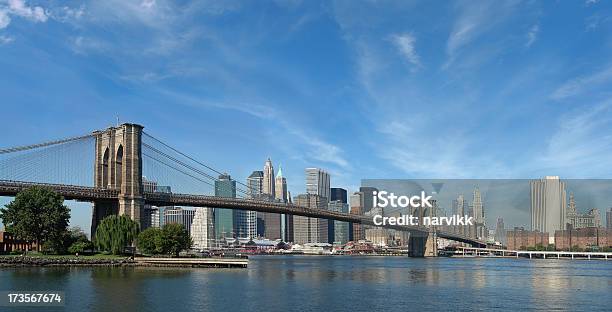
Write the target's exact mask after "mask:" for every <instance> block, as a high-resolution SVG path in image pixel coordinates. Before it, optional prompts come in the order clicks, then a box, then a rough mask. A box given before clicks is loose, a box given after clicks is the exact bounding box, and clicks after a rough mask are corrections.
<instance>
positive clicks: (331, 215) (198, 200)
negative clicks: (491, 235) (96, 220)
mask: <svg viewBox="0 0 612 312" xmlns="http://www.w3.org/2000/svg"><path fill="white" fill-rule="evenodd" d="M41 185H42V186H46V187H49V188H51V189H53V190H54V191H55V192H57V193H58V194H60V195H62V196H64V198H66V199H71V200H78V201H91V202H93V201H99V200H116V199H117V198H118V197H119V191H118V190H116V189H106V188H96V187H88V186H76V185H62V184H43V183H30V182H19V181H2V180H0V196H15V195H16V194H17V193H19V192H20V191H22V190H24V189H26V188H29V187H32V186H41ZM143 199H144V201H145V203H147V204H150V205H153V206H190V207H214V208H228V209H239V210H251V211H258V212H271V213H280V214H290V215H298V216H305V217H312V218H324V219H330V220H337V221H346V222H352V223H359V224H364V225H370V226H375V225H374V222H373V220H372V219H371V218H368V217H364V216H358V215H354V214H348V213H342V212H335V211H329V210H320V209H312V208H306V207H302V206H297V205H292V204H285V203H276V202H267V201H262V200H255V199H242V198H227V197H217V196H205V195H191V194H176V193H154V192H145V193H143ZM382 227H383V228H388V229H394V230H399V231H408V232H411V233H412V234H414V235H423V236H426V235H429V232H430V231H431V230H430V229H429V228H426V227H422V226H407V225H384V226H382ZM435 234H436V236H438V237H440V238H447V239H451V240H455V241H459V242H464V243H468V244H471V245H475V246H486V243H485V242H482V241H479V240H475V239H473V238H469V237H466V236H462V235H458V234H454V233H447V232H444V231H436V232H435Z"/></svg>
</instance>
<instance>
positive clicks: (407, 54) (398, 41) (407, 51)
mask: <svg viewBox="0 0 612 312" xmlns="http://www.w3.org/2000/svg"><path fill="white" fill-rule="evenodd" d="M391 40H392V41H393V43H394V44H395V46H396V47H397V49H398V50H399V52H400V53H401V55H402V56H403V57H404V58H405V59H406V61H408V62H409V63H411V64H412V65H414V67H413V69H415V68H418V67H420V66H421V61H420V58H419V55H418V54H417V52H416V48H415V43H416V38H415V36H414V35H413V34H412V33H405V34H396V35H392V36H391Z"/></svg>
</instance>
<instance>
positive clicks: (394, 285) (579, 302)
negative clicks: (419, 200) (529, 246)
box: [0, 256, 612, 312]
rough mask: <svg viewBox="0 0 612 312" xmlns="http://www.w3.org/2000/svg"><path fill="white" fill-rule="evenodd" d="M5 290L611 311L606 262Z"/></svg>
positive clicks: (69, 277) (168, 302) (367, 264)
mask: <svg viewBox="0 0 612 312" xmlns="http://www.w3.org/2000/svg"><path fill="white" fill-rule="evenodd" d="M8 290H13V291H14V290H23V291H25V290H28V291H34V290H51V291H64V292H65V306H64V307H61V308H49V307H45V308H40V307H28V308H20V310H28V311H56V310H57V311H82V310H90V311H352V312H360V311H408V310H411V311H413V310H423V311H456V310H544V311H550V310H563V311H565V310H573V311H576V310H584V311H610V310H611V309H612V261H600V260H594V261H587V260H576V261H572V260H527V259H487V258H463V259H461V258H434V259H417V258H406V257H369V256H360V257H357V256H253V257H251V259H250V262H249V267H248V268H246V269H206V268H201V269H200V268H193V269H191V268H189V269H187V268H142V267H138V268H134V267H124V268H107V267H96V268H92V267H72V268H68V267H30V268H0V291H8ZM3 309H6V307H0V310H3Z"/></svg>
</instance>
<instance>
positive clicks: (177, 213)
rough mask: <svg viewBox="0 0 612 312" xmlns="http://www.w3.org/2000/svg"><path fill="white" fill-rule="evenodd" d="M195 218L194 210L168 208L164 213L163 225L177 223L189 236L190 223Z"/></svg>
mask: <svg viewBox="0 0 612 312" xmlns="http://www.w3.org/2000/svg"><path fill="white" fill-rule="evenodd" d="M194 216H195V210H192V209H183V208H181V207H172V208H168V209H166V210H165V212H164V219H165V224H170V223H178V224H180V225H182V226H183V227H184V228H185V230H187V232H188V233H189V234H190V235H191V223H192V222H193V217H194Z"/></svg>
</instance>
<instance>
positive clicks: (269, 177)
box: [262, 158, 276, 196]
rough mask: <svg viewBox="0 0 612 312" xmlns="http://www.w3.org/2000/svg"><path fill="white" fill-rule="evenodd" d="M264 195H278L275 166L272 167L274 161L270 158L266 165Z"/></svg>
mask: <svg viewBox="0 0 612 312" xmlns="http://www.w3.org/2000/svg"><path fill="white" fill-rule="evenodd" d="M262 193H264V194H270V195H272V196H274V194H276V193H275V192H274V166H272V160H271V159H270V158H268V160H266V163H265V164H264V170H263V189H262Z"/></svg>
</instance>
